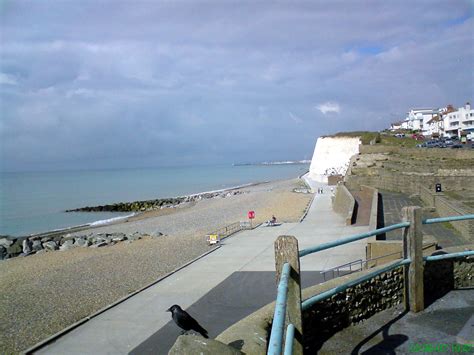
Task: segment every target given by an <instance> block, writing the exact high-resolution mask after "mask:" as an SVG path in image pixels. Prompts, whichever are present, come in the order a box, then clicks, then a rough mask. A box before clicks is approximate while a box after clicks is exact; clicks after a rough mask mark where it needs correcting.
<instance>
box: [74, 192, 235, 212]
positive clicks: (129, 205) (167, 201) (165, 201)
mask: <svg viewBox="0 0 474 355" xmlns="http://www.w3.org/2000/svg"><path fill="white" fill-rule="evenodd" d="M242 193H244V191H241V190H226V191H219V192H205V193H201V194H196V195H189V196H180V197H170V198H161V199H154V200H144V201H134V202H118V203H113V204H108V205H99V206H86V207H79V208H74V209H70V210H66V211H65V212H144V211H153V210H158V209H161V208H168V207H176V206H178V205H180V204H182V203H191V202H196V201H200V200H203V199H209V198H215V197H222V198H225V197H229V196H233V195H239V194H242Z"/></svg>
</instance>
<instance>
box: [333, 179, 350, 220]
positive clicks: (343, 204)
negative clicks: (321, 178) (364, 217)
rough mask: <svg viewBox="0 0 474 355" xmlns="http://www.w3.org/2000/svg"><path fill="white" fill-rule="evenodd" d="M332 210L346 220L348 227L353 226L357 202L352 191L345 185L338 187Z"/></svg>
mask: <svg viewBox="0 0 474 355" xmlns="http://www.w3.org/2000/svg"><path fill="white" fill-rule="evenodd" d="M332 208H333V210H334V211H335V212H336V213H338V214H340V215H342V216H343V217H344V218H345V220H346V225H348V226H349V225H351V224H352V222H353V216H354V209H355V208H356V201H355V199H354V197H353V196H352V194H351V193H350V191H349V190H348V189H347V188H346V187H345V186H344V185H343V184H339V185H337V188H336V194H335V196H334V200H333V204H332Z"/></svg>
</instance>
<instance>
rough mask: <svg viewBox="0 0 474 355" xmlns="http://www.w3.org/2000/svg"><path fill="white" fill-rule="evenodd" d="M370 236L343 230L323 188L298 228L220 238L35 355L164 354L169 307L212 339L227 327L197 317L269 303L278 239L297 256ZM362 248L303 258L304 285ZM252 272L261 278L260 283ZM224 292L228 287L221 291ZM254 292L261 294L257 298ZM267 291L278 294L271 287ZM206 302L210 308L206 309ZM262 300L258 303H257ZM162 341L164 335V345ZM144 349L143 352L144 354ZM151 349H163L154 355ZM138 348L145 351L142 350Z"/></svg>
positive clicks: (361, 243) (169, 337)
mask: <svg viewBox="0 0 474 355" xmlns="http://www.w3.org/2000/svg"><path fill="white" fill-rule="evenodd" d="M367 230H368V226H358V227H347V226H345V223H344V218H343V217H341V216H339V215H337V214H335V213H334V212H333V211H332V208H331V192H330V190H329V188H328V187H327V186H326V187H325V193H323V194H316V195H315V198H314V201H313V204H312V205H311V207H310V210H309V212H308V215H307V217H306V218H305V220H304V221H303V222H301V223H285V224H283V225H281V226H276V227H263V226H262V227H259V228H256V229H254V230H251V231H244V232H240V233H238V234H236V235H234V236H233V237H231V238H228V239H225V240H224V241H223V242H222V247H221V248H219V249H217V250H216V251H214V252H212V253H211V254H209V255H207V256H206V257H204V258H202V259H199V260H197V261H196V262H194V263H192V264H191V265H189V266H187V267H186V268H184V269H181V270H179V271H178V272H176V273H175V274H173V275H171V276H170V277H168V278H166V279H164V280H163V281H161V282H159V283H157V284H156V285H154V286H152V287H150V288H148V289H146V290H144V291H142V292H140V293H138V294H137V295H135V296H133V297H131V298H129V299H128V300H126V301H125V302H123V303H120V304H119V305H117V306H115V307H113V308H111V309H109V310H107V311H106V312H104V313H102V314H100V315H98V316H96V317H94V318H92V319H91V320H89V321H88V322H86V323H84V324H83V325H81V326H79V327H78V328H76V329H74V330H72V331H71V332H69V333H67V334H65V335H64V336H62V337H61V338H59V339H58V340H56V341H55V342H54V343H51V344H49V345H48V346H45V347H43V348H42V349H41V350H39V351H37V353H41V354H85V353H87V354H127V353H130V352H132V353H133V352H135V353H155V354H156V353H167V349H169V344H172V343H173V342H174V340H175V339H176V337H177V335H178V334H179V330H178V328H177V327H176V326H174V325H173V324H170V314H169V313H166V312H165V310H166V309H167V308H168V307H170V306H171V305H173V304H179V305H181V307H183V308H184V309H189V310H190V312H191V310H195V311H193V312H191V313H192V314H193V315H194V316H195V317H196V318H198V319H199V320H200V321H202V322H203V323H204V324H206V327H210V326H211V328H212V329H208V330H209V333H210V336H215V335H217V334H218V333H220V332H221V331H223V330H224V329H225V328H226V327H227V326H228V325H225V324H222V327H221V328H220V327H212V324H210V323H212V322H213V321H212V319H211V318H209V317H207V318H206V319H205V320H204V319H203V318H202V317H204V316H209V315H213V316H214V317H215V318H219V317H220V318H222V313H221V312H220V311H219V310H222V311H225V310H228V309H229V308H234V309H235V312H234V316H235V317H234V318H235V319H234V321H236V320H238V319H241V318H243V317H244V316H246V315H247V314H248V313H249V312H250V311H252V310H254V309H256V308H255V307H257V308H259V307H261V306H262V305H263V304H265V303H266V302H268V299H267V298H265V297H263V294H265V292H266V294H267V295H268V292H269V290H268V288H269V286H268V285H269V283H268V280H269V275H270V277H273V276H272V275H273V272H274V254H273V253H274V251H273V243H274V241H275V239H276V238H277V237H278V236H279V235H294V236H296V237H297V238H298V240H299V247H300V249H304V248H306V247H309V246H313V245H317V244H320V243H324V242H328V241H331V240H335V239H339V238H341V237H343V236H348V235H352V234H356V233H361V232H365V231H367ZM365 244H366V242H365V241H359V242H355V243H351V244H348V245H345V246H342V247H339V248H337V249H332V250H327V251H324V252H321V253H318V254H313V255H308V256H306V257H304V258H302V260H301V268H302V270H303V271H304V272H305V273H304V274H303V278H305V275H309V276H310V277H312V278H313V279H314V280H317V279H318V278H317V277H316V276H315V275H317V274H319V271H320V270H324V269H327V268H330V267H334V266H338V265H341V264H344V263H346V262H349V261H353V260H356V259H361V258H362V259H363V258H364V257H365ZM158 262H159V261H158ZM311 271H312V273H311ZM315 271H316V273H315ZM254 273H259V274H258V275H260V276H258V275H257V274H254ZM249 275H252V276H249ZM256 275H257V276H256ZM264 275H266V276H264ZM259 280H262V282H261V283H260V282H259ZM265 280H267V281H265ZM270 284H271V281H270ZM223 285H227V286H225V287H223ZM239 286H242V287H239ZM259 287H260V289H261V290H262V292H258V290H259ZM213 290H214V291H216V290H219V292H217V291H216V292H217V294H219V295H220V296H219V297H217V298H216V297H214V298H212V297H211V296H210V294H211V293H212V291H213ZM247 291H248V292H247ZM264 291H265V292H264ZM271 291H272V292H273V294H274V295H275V294H276V286H275V288H274V290H271ZM245 292H247V293H245ZM226 293H227V296H226ZM236 294H237V295H238V297H237V301H240V302H238V303H239V304H236V302H235V301H236V299H235V297H231V296H235V295H236ZM260 295H262V297H260ZM270 295H271V293H270ZM210 299H213V300H214V301H213V302H212V303H211V302H210V301H209V302H207V300H210ZM246 299H247V300H250V299H252V300H253V301H252V302H250V303H251V304H250V305H248V304H247V303H249V302H246V301H245V300H246ZM219 300H221V301H219ZM225 300H232V302H231V303H226V302H225ZM259 300H260V303H259V302H257V301H259ZM72 302H73V301H72ZM262 302H265V303H262ZM193 305H199V307H197V306H195V307H193V308H190V307H191V306H193ZM238 308H241V309H238ZM196 312H197V313H196ZM205 322H206V323H205ZM215 323H216V324H218V323H219V322H218V321H216V322H215ZM220 323H222V322H220ZM224 323H225V322H224ZM224 325H225V327H224ZM170 326H172V327H174V333H173V334H171V335H170V333H169V332H161V333H160V331H161V330H162V329H164V328H165V327H170ZM160 334H162V335H163V337H162V338H161V339H160V338H159V336H160ZM157 337H158V338H157ZM149 339H154V340H153V341H150V340H149ZM143 344H147V346H146V347H143ZM150 344H151V345H150ZM153 344H165V345H166V346H164V347H162V348H160V349H153V346H154V345H153ZM141 345H142V348H140V346H141ZM134 349H136V350H135V351H134ZM140 349H141V351H139V350H140ZM145 350H146V351H145Z"/></svg>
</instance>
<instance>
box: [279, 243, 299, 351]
mask: <svg viewBox="0 0 474 355" xmlns="http://www.w3.org/2000/svg"><path fill="white" fill-rule="evenodd" d="M284 263H289V264H290V266H291V272H290V278H289V280H288V301H287V306H286V321H285V329H286V327H287V326H288V324H289V323H291V324H293V325H294V326H295V339H294V343H293V354H295V355H302V354H303V321H302V317H301V283H300V257H299V255H298V240H297V239H296V238H295V237H293V236H290V235H282V236H279V237H278V238H277V240H276V241H275V268H276V282H277V285H278V282H279V281H280V275H281V269H282V267H283V264H284Z"/></svg>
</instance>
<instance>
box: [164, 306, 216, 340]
mask: <svg viewBox="0 0 474 355" xmlns="http://www.w3.org/2000/svg"><path fill="white" fill-rule="evenodd" d="M166 312H171V316H172V317H173V320H174V322H175V323H176V324H177V325H178V327H180V328H182V329H184V330H185V331H188V330H194V331H196V332H198V333H199V334H201V335H202V336H203V337H204V338H209V336H208V335H207V330H206V329H204V328H203V327H201V326H200V325H199V323H198V322H197V320H195V319H194V318H193V317H191V316H190V315H189V313H188V312H186V311H183V309H182V308H181V307H180V306H178V305H177V304H175V305H173V306H171V307H170V308H168V309H167V310H166Z"/></svg>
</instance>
